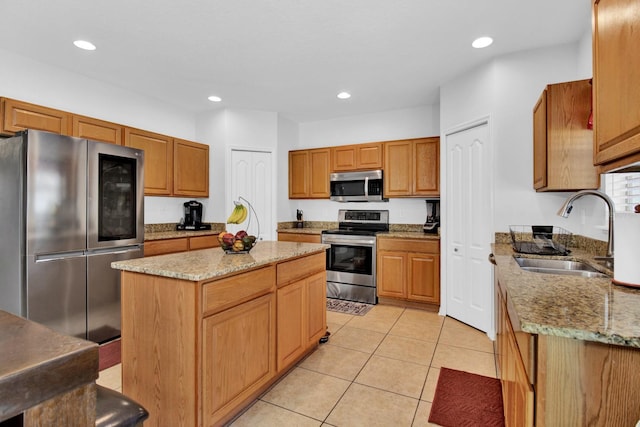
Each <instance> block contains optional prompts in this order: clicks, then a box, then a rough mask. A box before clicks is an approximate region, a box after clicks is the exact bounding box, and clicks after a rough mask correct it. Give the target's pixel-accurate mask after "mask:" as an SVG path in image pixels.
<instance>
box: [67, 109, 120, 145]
mask: <svg viewBox="0 0 640 427" xmlns="http://www.w3.org/2000/svg"><path fill="white" fill-rule="evenodd" d="M71 135H72V136H77V137H78V138H87V139H91V140H94V141H101V142H108V143H109V144H116V145H122V126H120V125H118V124H116V123H111V122H105V121H103V120H98V119H92V118H91V117H84V116H78V115H75V114H74V115H73V119H72V130H71Z"/></svg>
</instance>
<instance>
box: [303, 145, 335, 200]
mask: <svg viewBox="0 0 640 427" xmlns="http://www.w3.org/2000/svg"><path fill="white" fill-rule="evenodd" d="M330 166H331V150H330V149H328V148H321V149H317V150H309V166H308V167H309V172H308V173H309V177H310V184H309V197H310V198H312V199H328V198H329V168H330Z"/></svg>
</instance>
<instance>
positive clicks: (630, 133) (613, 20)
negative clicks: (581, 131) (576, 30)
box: [593, 0, 640, 172]
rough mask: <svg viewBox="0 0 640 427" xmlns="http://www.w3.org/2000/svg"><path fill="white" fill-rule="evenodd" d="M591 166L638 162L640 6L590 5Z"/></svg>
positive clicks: (632, 1)
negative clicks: (591, 60)
mask: <svg viewBox="0 0 640 427" xmlns="http://www.w3.org/2000/svg"><path fill="white" fill-rule="evenodd" d="M593 30H594V32H593V82H594V87H593V94H594V104H593V109H594V110H593V116H594V132H595V135H594V139H595V144H594V146H595V156H594V163H595V164H597V165H603V168H602V171H603V172H604V171H607V170H611V169H614V168H617V167H620V166H624V165H626V164H628V163H631V162H637V161H640V55H638V52H640V37H639V36H638V34H639V33H640V2H638V1H637V0H595V1H594V3H593Z"/></svg>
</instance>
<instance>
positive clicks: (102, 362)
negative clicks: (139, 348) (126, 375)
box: [98, 338, 121, 371]
mask: <svg viewBox="0 0 640 427" xmlns="http://www.w3.org/2000/svg"><path fill="white" fill-rule="evenodd" d="M98 357H99V359H98V360H99V363H98V366H99V368H98V369H99V370H100V371H102V370H104V369H107V368H110V367H112V366H114V365H117V364H118V363H120V362H121V353H120V338H117V339H115V340H112V341H109V342H107V343H104V344H101V345H100V347H99V348H98Z"/></svg>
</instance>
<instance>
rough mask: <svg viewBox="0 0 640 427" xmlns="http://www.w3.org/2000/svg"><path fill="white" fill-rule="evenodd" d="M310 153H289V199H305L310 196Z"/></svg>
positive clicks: (303, 151)
mask: <svg viewBox="0 0 640 427" xmlns="http://www.w3.org/2000/svg"><path fill="white" fill-rule="evenodd" d="M308 164H309V151H308V150H301V151H289V198H290V199H304V198H307V197H308V196H309V171H308V170H307V165H308Z"/></svg>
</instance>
